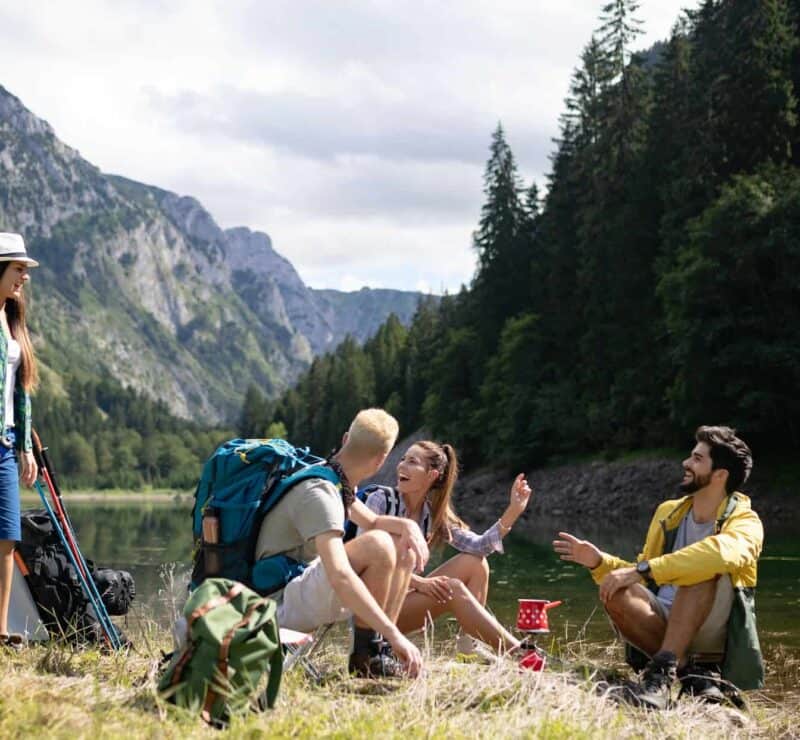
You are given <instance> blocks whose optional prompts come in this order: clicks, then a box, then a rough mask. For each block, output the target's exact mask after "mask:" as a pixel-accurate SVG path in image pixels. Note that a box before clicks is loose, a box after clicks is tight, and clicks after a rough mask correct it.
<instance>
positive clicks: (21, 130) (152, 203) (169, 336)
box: [0, 86, 419, 423]
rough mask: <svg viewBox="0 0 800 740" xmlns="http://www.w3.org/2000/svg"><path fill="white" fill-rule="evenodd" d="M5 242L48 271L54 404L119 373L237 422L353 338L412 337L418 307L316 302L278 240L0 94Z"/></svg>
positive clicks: (37, 293)
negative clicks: (93, 157)
mask: <svg viewBox="0 0 800 740" xmlns="http://www.w3.org/2000/svg"><path fill="white" fill-rule="evenodd" d="M0 230H5V231H19V232H21V233H22V234H23V235H24V236H25V239H26V242H27V243H28V248H29V251H30V252H31V253H32V254H34V255H35V256H36V258H37V259H39V260H40V262H41V265H42V266H41V267H40V268H38V269H37V270H36V271H35V273H34V275H33V277H34V281H33V290H32V295H31V304H32V310H31V313H30V322H31V327H32V329H33V331H34V333H35V341H36V343H37V346H38V349H39V353H40V356H41V359H42V361H43V363H44V366H45V367H44V378H45V382H46V383H48V384H49V386H50V388H51V390H53V389H55V390H56V391H57V389H58V387H59V378H60V377H61V376H63V375H64V374H65V373H70V374H72V375H77V376H79V377H80V376H81V375H86V376H97V375H98V374H101V375H102V374H104V373H108V374H110V375H111V376H113V377H115V378H117V379H118V380H119V381H121V382H122V383H123V385H125V386H132V387H134V388H136V389H138V390H140V391H143V392H145V393H146V394H147V395H148V396H150V397H152V398H156V399H161V400H163V401H165V402H166V403H167V404H168V405H169V407H170V408H171V409H172V410H173V411H174V412H175V413H177V414H179V415H181V416H185V417H190V418H193V419H195V420H198V421H205V422H208V423H212V422H217V421H220V420H223V419H232V418H234V417H235V415H236V414H237V413H238V410H239V406H240V403H241V400H242V397H243V395H244V392H245V389H246V388H247V386H248V385H249V384H251V383H255V384H256V385H257V386H258V387H259V388H260V389H261V390H262V392H264V393H265V394H266V395H267V396H273V395H275V394H277V393H279V392H280V391H281V390H283V389H284V388H285V387H286V386H287V384H289V383H290V382H291V381H292V380H293V379H294V378H295V377H296V375H297V374H298V373H299V372H300V371H301V370H303V369H304V368H306V367H307V366H308V364H309V363H310V361H311V359H312V357H313V355H314V354H316V353H319V352H323V351H325V350H327V349H332V348H333V347H334V346H335V345H336V344H338V342H339V341H341V340H342V339H343V338H344V337H345V335H346V334H348V333H350V334H352V335H354V336H355V337H356V338H357V339H359V340H361V341H363V340H364V339H366V338H367V337H369V336H370V335H371V334H372V333H373V332H374V331H375V330H376V329H377V328H378V326H379V325H380V324H381V323H382V322H383V320H384V319H385V318H386V317H387V316H388V315H389V314H390V313H392V312H394V313H396V314H397V315H398V316H399V317H400V319H401V320H402V321H404V322H408V321H409V320H410V318H411V316H412V315H413V312H414V310H415V307H416V304H417V301H418V299H419V294H416V293H404V292H400V291H388V290H370V289H367V288H364V289H362V290H360V291H357V292H355V293H341V292H338V291H330V290H324V291H315V290H312V289H310V288H309V287H308V286H306V285H305V284H304V283H303V281H302V279H301V278H300V276H299V275H298V274H297V271H296V270H295V269H294V267H293V266H292V264H291V263H290V262H289V261H288V260H287V259H285V258H284V257H282V256H281V255H280V254H278V253H277V252H276V251H275V250H274V249H273V246H272V242H271V240H270V238H269V236H267V235H266V234H263V233H259V232H253V231H251V230H250V229H247V228H244V227H241V228H234V229H222V228H220V227H219V225H218V224H217V223H216V222H215V221H214V219H213V217H212V216H211V215H210V214H209V213H208V211H206V210H205V209H204V208H203V206H202V205H201V204H200V203H199V202H198V201H197V200H195V199H194V198H191V197H185V196H179V195H176V194H175V193H171V192H168V191H166V190H162V189H160V188H157V187H153V186H150V185H145V184H142V183H138V182H134V181H132V180H128V179H126V178H124V177H119V176H113V175H107V174H104V173H102V172H101V171H100V170H99V169H98V168H97V167H95V166H94V165H92V164H91V163H89V162H87V161H86V160H85V159H83V158H82V157H81V156H80V154H79V153H78V152H77V151H75V150H74V149H71V148H70V147H69V146H67V145H66V144H64V143H63V142H61V141H60V140H59V139H58V138H57V136H56V135H55V133H54V131H53V129H52V128H51V126H50V125H49V124H48V123H46V122H45V121H43V120H41V119H39V118H37V117H36V116H35V115H34V114H33V113H31V112H30V111H29V110H28V109H27V108H25V106H24V105H23V104H22V103H21V101H20V100H19V99H18V98H16V97H15V96H13V95H12V94H11V93H9V92H8V91H7V90H5V89H4V88H3V87H2V86H0Z"/></svg>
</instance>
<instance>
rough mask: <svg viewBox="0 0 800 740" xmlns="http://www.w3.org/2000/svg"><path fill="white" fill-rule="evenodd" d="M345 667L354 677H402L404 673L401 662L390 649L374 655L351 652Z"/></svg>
mask: <svg viewBox="0 0 800 740" xmlns="http://www.w3.org/2000/svg"><path fill="white" fill-rule="evenodd" d="M347 669H348V671H349V672H350V675H351V676H354V677H355V678H402V676H403V675H404V674H405V671H404V669H403V665H402V663H400V661H399V660H398V659H397V658H396V657H395V655H394V653H392V652H391V649H390V650H389V651H388V652H379V653H376V654H374V655H371V654H369V653H351V654H350V660H349V661H348V664H347Z"/></svg>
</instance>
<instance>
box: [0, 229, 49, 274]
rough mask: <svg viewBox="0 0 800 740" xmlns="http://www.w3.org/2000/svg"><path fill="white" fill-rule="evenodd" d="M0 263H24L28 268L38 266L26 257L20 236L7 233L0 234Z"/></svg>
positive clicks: (23, 242)
mask: <svg viewBox="0 0 800 740" xmlns="http://www.w3.org/2000/svg"><path fill="white" fill-rule="evenodd" d="M0 262H24V263H25V264H26V265H28V267H38V266H39V263H38V262H37V261H36V260H34V259H31V258H30V257H28V253H27V252H26V251H25V240H24V239H23V238H22V236H21V235H20V234H10V233H8V232H0Z"/></svg>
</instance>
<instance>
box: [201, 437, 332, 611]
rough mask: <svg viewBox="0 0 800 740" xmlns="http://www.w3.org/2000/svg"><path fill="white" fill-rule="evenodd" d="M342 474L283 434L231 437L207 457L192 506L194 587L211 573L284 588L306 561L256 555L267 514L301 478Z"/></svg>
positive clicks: (268, 588)
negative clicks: (297, 446)
mask: <svg viewBox="0 0 800 740" xmlns="http://www.w3.org/2000/svg"><path fill="white" fill-rule="evenodd" d="M311 478H322V479H324V480H327V481H329V482H330V483H333V484H334V485H336V486H338V485H339V476H338V475H337V474H336V473H335V472H334V471H333V470H332V469H331V468H330V467H329V466H328V465H325V464H324V460H322V458H319V457H315V456H314V455H311V454H310V453H309V451H308V449H300V448H296V447H293V446H292V445H291V444H289V443H288V442H286V441H285V440H283V439H232V440H230V441H229V442H225V444H223V445H221V446H220V447H219V448H218V449H217V450H216V452H215V453H214V454H213V455H212V456H211V457H210V458H209V459H208V460H207V461H206V463H205V465H204V466H203V471H202V474H201V477H200V483H199V484H198V486H197V490H196V491H195V500H194V508H193V510H192V533H193V535H194V542H195V550H194V557H193V560H194V567H193V569H192V579H191V583H190V586H189V587H190V588H191V589H194V588H197V587H198V586H199V585H200V584H201V583H202V582H203V580H204V579H206V578H210V577H220V578H228V579H231V580H234V581H239V582H240V583H245V584H247V585H248V586H250V587H251V588H253V589H254V590H255V591H257V592H258V593H260V594H264V595H266V594H270V593H273V592H275V591H277V590H279V589H281V588H283V587H284V586H285V585H286V584H287V583H288V582H289V581H290V580H291V579H292V578H294V577H296V576H298V575H300V573H302V572H303V570H304V568H305V565H304V564H303V563H299V562H297V561H295V560H293V559H292V558H289V557H286V556H285V555H274V556H272V557H268V558H262V559H261V560H258V561H256V560H255V550H256V542H257V540H258V533H259V530H260V528H261V523H262V521H263V520H264V517H265V516H267V515H268V514H269V512H270V511H271V510H272V509H273V508H274V507H275V505H276V504H277V503H278V502H279V501H280V500H281V499H282V498H283V496H284V495H285V494H286V493H288V491H289V490H290V489H291V488H292V487H293V486H295V485H297V484H298V483H300V482H301V481H304V480H309V479H311Z"/></svg>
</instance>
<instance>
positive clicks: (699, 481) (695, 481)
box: [678, 473, 711, 494]
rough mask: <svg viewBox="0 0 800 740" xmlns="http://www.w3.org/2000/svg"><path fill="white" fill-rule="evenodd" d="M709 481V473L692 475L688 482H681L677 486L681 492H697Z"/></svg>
mask: <svg viewBox="0 0 800 740" xmlns="http://www.w3.org/2000/svg"><path fill="white" fill-rule="evenodd" d="M709 483H711V473H709V474H708V475H707V476H705V477H700V478H698V477H697V476H694V477H693V478H692V480H690V481H689V482H688V483H681V484H680V486H678V488H679V489H680V491H681V493H687V494H688V493H697V492H698V491H699V490H700V489H701V488H705V487H706V486H707V485H708V484H709Z"/></svg>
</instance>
